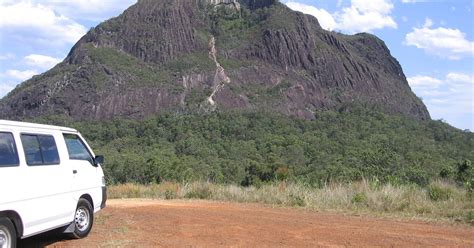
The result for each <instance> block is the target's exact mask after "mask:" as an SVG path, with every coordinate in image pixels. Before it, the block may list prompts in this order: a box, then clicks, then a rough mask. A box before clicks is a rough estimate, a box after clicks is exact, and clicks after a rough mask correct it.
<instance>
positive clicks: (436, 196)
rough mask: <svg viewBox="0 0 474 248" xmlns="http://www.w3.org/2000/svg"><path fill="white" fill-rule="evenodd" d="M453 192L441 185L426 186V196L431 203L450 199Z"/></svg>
mask: <svg viewBox="0 0 474 248" xmlns="http://www.w3.org/2000/svg"><path fill="white" fill-rule="evenodd" d="M452 195H453V191H452V190H451V189H450V188H448V187H444V186H443V185H441V184H436V183H435V184H431V185H429V186H428V196H429V198H430V199H431V200H433V201H446V200H449V199H451V197H452Z"/></svg>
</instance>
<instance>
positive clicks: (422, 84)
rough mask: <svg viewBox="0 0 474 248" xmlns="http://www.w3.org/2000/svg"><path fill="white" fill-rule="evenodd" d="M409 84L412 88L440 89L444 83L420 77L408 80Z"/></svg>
mask: <svg viewBox="0 0 474 248" xmlns="http://www.w3.org/2000/svg"><path fill="white" fill-rule="evenodd" d="M408 83H409V84H410V86H411V87H416V88H431V89H433V88H438V87H439V86H440V85H441V84H442V83H443V82H442V81H441V80H439V79H437V78H433V77H429V76H419V75H418V76H414V77H411V78H408Z"/></svg>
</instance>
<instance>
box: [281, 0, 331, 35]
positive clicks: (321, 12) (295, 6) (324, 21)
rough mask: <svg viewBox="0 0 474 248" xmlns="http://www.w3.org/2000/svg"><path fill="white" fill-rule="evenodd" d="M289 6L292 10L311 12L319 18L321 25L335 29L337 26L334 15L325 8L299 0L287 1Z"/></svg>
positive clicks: (310, 13) (328, 28)
mask: <svg viewBox="0 0 474 248" xmlns="http://www.w3.org/2000/svg"><path fill="white" fill-rule="evenodd" d="M286 5H287V6H288V7H290V8H291V9H292V10H296V11H300V12H303V13H305V14H309V15H312V16H315V17H316V18H318V21H319V24H321V27H322V28H324V29H327V30H334V29H335V28H336V27H337V23H336V21H335V20H334V18H333V17H332V15H331V14H330V13H329V12H327V11H326V10H325V9H318V8H316V7H314V6H311V5H306V4H302V3H297V2H288V3H286Z"/></svg>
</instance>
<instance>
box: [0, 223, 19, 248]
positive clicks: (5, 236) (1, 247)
mask: <svg viewBox="0 0 474 248" xmlns="http://www.w3.org/2000/svg"><path fill="white" fill-rule="evenodd" d="M10 247H13V248H15V247H16V229H15V227H14V226H13V223H12V222H11V221H10V220H9V219H8V218H5V217H0V248H10Z"/></svg>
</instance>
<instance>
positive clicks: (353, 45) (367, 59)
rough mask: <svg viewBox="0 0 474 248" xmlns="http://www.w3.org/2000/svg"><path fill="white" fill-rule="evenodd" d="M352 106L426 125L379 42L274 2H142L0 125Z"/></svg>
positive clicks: (301, 112) (11, 107) (37, 83)
mask: <svg viewBox="0 0 474 248" xmlns="http://www.w3.org/2000/svg"><path fill="white" fill-rule="evenodd" d="M353 105H364V106H368V107H376V108H379V109H382V110H383V111H385V112H387V113H392V114H403V115H406V116H411V117H414V118H416V119H420V120H424V119H430V116H429V113H428V111H427V110H426V107H425V106H424V105H423V103H422V102H421V101H420V100H419V99H418V98H417V97H416V96H415V95H414V94H413V92H412V91H411V89H410V87H409V86H408V83H407V81H406V78H405V76H404V74H403V71H402V69H401V67H400V65H399V63H398V62H397V61H396V60H395V59H394V58H393V57H392V56H391V55H390V51H389V50H388V49H387V47H386V46H385V44H384V42H383V41H382V40H380V39H378V38H377V37H375V36H373V35H370V34H357V35H353V36H348V35H342V34H338V33H334V32H328V31H325V30H323V29H321V27H320V25H319V23H318V21H317V19H316V18H314V17H311V16H308V15H304V14H302V13H298V12H294V11H292V10H290V9H288V8H287V7H286V6H284V5H283V4H281V3H279V2H278V1H276V0H260V1H259V0H240V1H237V0H163V1H154V0H140V1H139V2H138V3H137V4H136V5H134V6H132V7H130V8H129V9H128V10H126V11H125V12H124V13H123V14H122V15H120V16H119V17H116V18H113V19H111V20H109V21H106V22H104V23H102V24H100V25H99V26H98V27H96V28H94V29H93V30H91V31H90V32H89V33H87V34H86V35H85V36H84V37H83V38H82V39H81V40H79V41H78V43H77V44H76V45H75V46H74V47H73V48H72V49H71V52H70V53H69V55H68V56H67V58H66V59H65V60H64V61H63V62H62V63H60V64H59V65H57V66H56V67H55V68H53V69H51V70H50V71H48V72H46V73H44V74H42V75H39V76H36V77H34V78H33V79H31V80H28V81H26V82H24V83H23V84H21V85H20V86H18V87H17V88H16V89H15V90H14V91H13V92H11V93H10V94H9V95H8V96H6V97H5V98H3V99H2V100H1V101H0V110H1V111H0V118H8V119H22V118H24V117H34V116H40V115H50V114H66V115H69V116H72V117H74V118H77V119H90V118H93V119H105V118H113V117H116V116H127V117H132V118H142V117H146V116H149V115H152V114H156V113H160V112H163V111H173V112H188V111H203V112H208V111H225V110H229V109H271V110H275V111H279V112H282V113H285V114H288V115H296V116H299V117H303V118H314V112H315V111H316V110H327V109H333V110H334V109H341V108H342V109H343V108H350V106H353Z"/></svg>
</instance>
